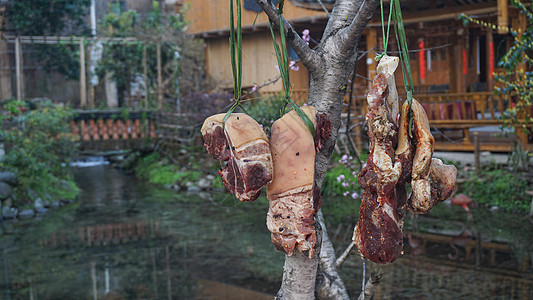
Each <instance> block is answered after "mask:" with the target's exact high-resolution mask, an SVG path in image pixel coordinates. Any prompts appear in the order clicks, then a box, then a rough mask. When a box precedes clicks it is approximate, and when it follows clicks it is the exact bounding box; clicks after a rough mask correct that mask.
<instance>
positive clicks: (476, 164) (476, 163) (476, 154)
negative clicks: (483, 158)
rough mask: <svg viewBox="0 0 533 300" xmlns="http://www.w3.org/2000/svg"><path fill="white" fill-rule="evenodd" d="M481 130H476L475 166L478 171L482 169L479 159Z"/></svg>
mask: <svg viewBox="0 0 533 300" xmlns="http://www.w3.org/2000/svg"><path fill="white" fill-rule="evenodd" d="M479 148H480V147H479V132H477V131H474V167H475V168H476V172H479V171H481V163H480V160H479V155H480V153H479V152H480V151H479V150H480V149H479Z"/></svg>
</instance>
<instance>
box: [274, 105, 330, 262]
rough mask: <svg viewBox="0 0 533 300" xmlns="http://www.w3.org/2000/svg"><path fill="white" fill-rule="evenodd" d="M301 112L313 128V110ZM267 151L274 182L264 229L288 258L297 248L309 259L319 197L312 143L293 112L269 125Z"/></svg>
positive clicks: (298, 117) (313, 143)
mask: <svg viewBox="0 0 533 300" xmlns="http://www.w3.org/2000/svg"><path fill="white" fill-rule="evenodd" d="M301 109H302V111H304V112H305V114H306V115H307V116H308V117H309V119H310V120H311V121H312V122H313V125H314V126H316V123H317V122H316V110H315V108H314V107H310V106H305V107H302V108H301ZM317 132H318V131H317ZM270 149H271V151H272V159H273V162H274V179H273V180H272V182H271V183H270V184H269V185H268V186H267V197H268V200H269V203H270V205H269V209H268V214H267V227H268V229H269V230H270V232H271V233H272V235H271V237H272V242H273V244H274V245H275V246H276V248H277V249H278V250H280V251H283V252H285V253H286V254H287V255H289V256H290V255H292V254H293V251H294V249H295V248H296V249H298V250H299V251H301V252H307V253H308V254H309V257H312V256H313V253H314V251H315V249H314V248H315V245H316V241H317V237H316V230H315V214H316V212H317V211H318V209H319V208H320V202H319V197H320V195H319V193H314V191H315V190H314V189H313V183H314V171H315V141H314V137H313V136H312V135H311V132H310V130H309V128H308V127H307V126H306V125H305V123H304V122H303V120H302V119H301V118H300V116H299V115H298V114H297V113H296V111H294V110H293V111H291V112H289V113H287V114H285V115H284V116H283V117H282V118H280V119H278V120H277V121H276V122H274V124H272V134H271V136H270ZM315 194H316V195H315Z"/></svg>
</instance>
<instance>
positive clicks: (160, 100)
mask: <svg viewBox="0 0 533 300" xmlns="http://www.w3.org/2000/svg"><path fill="white" fill-rule="evenodd" d="M157 101H158V108H159V109H162V108H163V69H162V62H161V41H159V42H157Z"/></svg>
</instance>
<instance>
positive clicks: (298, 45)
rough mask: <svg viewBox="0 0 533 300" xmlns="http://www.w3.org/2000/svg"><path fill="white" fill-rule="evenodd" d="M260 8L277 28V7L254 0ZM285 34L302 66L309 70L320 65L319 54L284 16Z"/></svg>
mask: <svg viewBox="0 0 533 300" xmlns="http://www.w3.org/2000/svg"><path fill="white" fill-rule="evenodd" d="M255 2H257V4H258V5H259V6H260V7H261V9H262V10H263V11H264V12H265V13H266V15H267V16H268V18H269V19H270V21H272V23H274V25H275V26H276V27H277V28H279V18H278V9H277V8H276V7H274V6H273V5H272V4H269V2H270V1H267V0H255ZM283 22H284V27H285V34H286V37H287V42H288V43H289V44H290V45H291V47H292V49H294V52H296V54H298V56H299V57H300V59H301V60H302V63H303V64H304V66H306V67H307V69H308V70H309V71H310V72H311V71H312V70H314V69H316V68H317V67H318V66H319V65H320V60H319V59H320V57H319V55H318V54H317V53H316V52H315V51H314V50H312V49H311V48H309V46H308V45H307V43H306V42H305V41H304V40H303V39H302V38H301V37H300V35H298V33H297V32H296V30H294V28H293V27H292V25H291V24H289V22H287V20H285V18H283Z"/></svg>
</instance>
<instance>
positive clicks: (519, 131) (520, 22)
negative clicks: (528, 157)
mask: <svg viewBox="0 0 533 300" xmlns="http://www.w3.org/2000/svg"><path fill="white" fill-rule="evenodd" d="M513 28H515V29H516V28H518V30H519V33H518V35H519V36H520V37H521V36H522V34H524V32H526V30H527V20H526V16H525V14H523V13H520V14H519V15H518V18H513ZM523 55H524V54H522V63H521V64H519V65H518V68H517V71H518V74H520V75H522V76H523V74H524V72H525V71H526V64H525V59H524V56H523ZM522 80H525V76H524V77H522ZM519 101H523V100H519ZM518 117H519V118H520V119H524V118H525V112H524V111H521V112H520V113H519V115H518ZM515 132H516V137H517V139H518V141H519V142H520V143H521V144H522V147H523V149H524V150H526V151H527V150H528V149H529V146H528V136H527V133H526V126H525V125H518V126H517V127H515Z"/></svg>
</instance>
